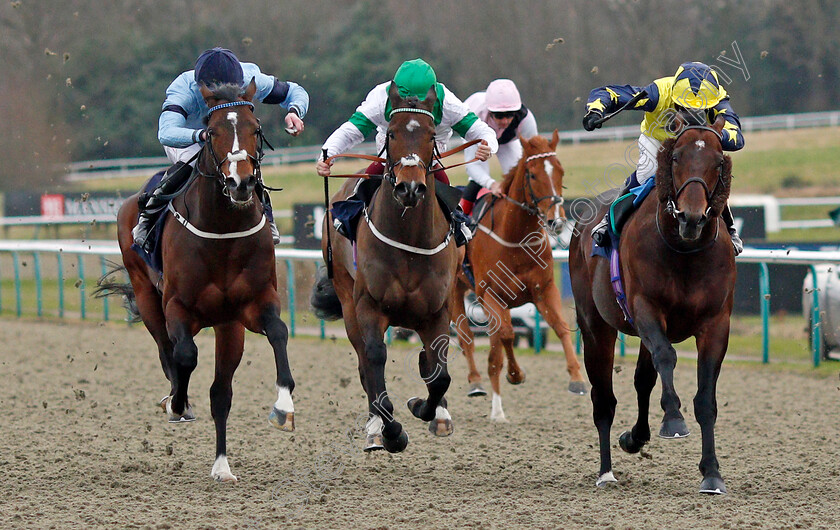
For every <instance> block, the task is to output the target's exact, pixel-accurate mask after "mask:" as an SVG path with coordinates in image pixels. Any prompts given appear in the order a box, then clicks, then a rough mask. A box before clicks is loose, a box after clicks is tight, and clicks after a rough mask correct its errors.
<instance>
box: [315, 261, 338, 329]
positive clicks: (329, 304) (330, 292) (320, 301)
mask: <svg viewBox="0 0 840 530" xmlns="http://www.w3.org/2000/svg"><path fill="white" fill-rule="evenodd" d="M309 304H310V305H311V306H312V310H313V312H314V313H315V316H316V317H318V318H320V319H321V320H338V319H339V318H341V316H342V312H341V302H339V300H338V295H337V294H336V293H335V286H333V282H332V279H331V278H330V277H329V276H328V275H327V268H326V267H319V268H318V274H317V276H316V278H315V284H314V285H313V286H312V296H310V297H309Z"/></svg>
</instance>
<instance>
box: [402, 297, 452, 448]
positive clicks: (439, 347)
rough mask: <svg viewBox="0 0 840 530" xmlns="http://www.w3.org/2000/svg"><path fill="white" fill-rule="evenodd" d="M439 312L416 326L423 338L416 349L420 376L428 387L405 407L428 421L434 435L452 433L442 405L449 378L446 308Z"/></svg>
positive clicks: (450, 419) (443, 404) (447, 416)
mask: <svg viewBox="0 0 840 530" xmlns="http://www.w3.org/2000/svg"><path fill="white" fill-rule="evenodd" d="M444 313H445V314H443V315H440V316H439V318H438V319H437V321H436V322H435V323H434V324H432V325H430V326H428V327H425V328H422V329H418V330H417V332H418V334H419V335H420V339H421V340H422V341H423V350H422V351H421V352H420V359H419V364H420V377H422V378H423V381H424V382H425V383H426V388H427V389H428V390H429V397H428V399H425V400H424V399H420V398H411V399H410V400H409V401H408V408H409V410H411V413H412V414H414V416H415V417H417V418H420V419H421V420H424V421H428V422H430V423H429V431H430V432H431V433H432V434H434V435H435V436H449V435H450V434H452V431H453V427H452V416H450V415H449V411H448V410H447V409H446V398H445V397H444V395H445V394H446V391H447V389H449V384H450V382H451V378H450V376H449V371H448V370H447V358H446V356H447V353H448V348H449V315H448V311H444Z"/></svg>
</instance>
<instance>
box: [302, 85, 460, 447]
mask: <svg viewBox="0 0 840 530" xmlns="http://www.w3.org/2000/svg"><path fill="white" fill-rule="evenodd" d="M388 96H389V100H390V103H391V108H392V109H394V110H393V111H392V112H391V117H390V122H389V125H388V132H387V141H386V146H385V150H386V161H385V166H386V171H385V173H386V175H385V178H383V181H382V184H381V185H380V186H379V188H378V189H377V190H376V192H375V195H374V196H373V198H372V199H371V203H370V204H369V205H368V206H367V207H366V210H365V215H364V220H360V221H359V225H358V230H357V237H356V243H355V246H356V248H355V249H354V248H353V244H352V243H351V242H350V241H349V240H347V239H345V238H344V237H339V236H338V235H337V232H336V231H335V229H334V227H333V226H332V224H331V223H329V221H328V219H329V217H325V223H324V237H323V238H322V242H323V247H324V248H323V251H324V259H325V260H327V259H328V248H327V242H328V240H331V241H332V249H333V255H332V257H333V267H334V277H333V278H332V279H330V278H329V277H328V276H326V275H324V274H323V270H324V269H322V274H321V276H320V277H319V278H318V280H317V282H316V284H315V285H314V288H313V295H312V303H313V307H314V308H315V309H316V314H318V316H320V317H322V318H326V319H333V320H335V319H337V318H341V317H343V318H344V325H345V328H346V329H347V336H348V338H349V339H350V342H351V343H352V344H353V347H354V348H355V350H356V353H357V355H358V357H359V376H360V379H361V382H362V388H363V389H364V390H365V392H366V393H367V398H368V407H369V411H370V419H369V421H368V423H367V426H366V428H367V439H366V445H365V451H372V450H376V449H382V448H384V449H386V450H388V451H389V452H392V453H395V452H399V451H402V450H403V449H405V447H406V445H407V444H408V435H407V434H406V433H405V431H404V430H403V427H402V425H401V424H400V423H399V422H398V421H396V420H395V419H394V407H393V404H392V403H391V399H390V398H389V396H388V393H387V391H386V389H385V362H386V359H387V351H386V347H385V342H384V340H383V339H384V334H385V331H386V330H387V328H388V326H401V327H405V328H409V329H413V330H415V331H417V333H418V335H419V336H420V339H421V340H422V341H423V350H422V351H421V352H420V359H419V364H420V375H421V377H422V378H423V381H424V382H425V383H426V386H427V389H428V393H429V395H428V399H420V398H413V399H411V400H409V401H408V408H409V409H410V410H411V412H412V414H414V416H416V417H418V418H420V419H422V420H424V421H428V422H430V424H429V429H430V430H431V431H432V433H433V434H435V435H437V436H448V435H449V434H451V433H452V421H451V417H450V415H449V412H448V411H447V410H446V398H445V397H444V394H445V393H446V390H447V389H448V388H449V382H450V377H449V373H448V371H447V363H446V355H447V349H448V346H449V315H450V312H449V307H448V305H447V302H448V298H449V292H450V289H451V286H452V282H453V281H454V279H455V274H456V268H457V255H458V252H457V249H456V248H455V241H454V240H453V238H452V230H451V228H450V223H449V221H448V220H447V219H446V217H445V215H444V213H443V211H442V209H441V207H440V205H439V204H438V200H437V198H436V196H435V184H436V183H435V179H434V176H433V172H432V171H433V170H432V169H430V168H431V166H432V160H433V155H434V147H435V141H434V133H435V124H434V118H433V114H432V110H433V108H434V105H435V101H436V97H435V91H434V88H432V89H430V90H429V92H428V94H427V96H426V99H425V100H423V101H420V100H419V99H418V98H416V97H408V98H405V99H402V98H400V96H399V92H398V91H397V88H396V85H395V84H394V83H391V88H390V90H389V95H388ZM358 182H359V179H348V180H347V181H346V182H345V183H344V184H343V185H342V187H341V189H340V190H339V191H338V193H337V194H336V195H334V196H333V198H332V202H333V203H335V202H336V201H340V200H344V199H345V198H347V197H348V196H349V195H350V194H351V193H352V192H353V190H354V188H355V186H356V184H357V183H358ZM327 230H329V239H328V237H327V236H328V233H327ZM354 250H355V252H354ZM328 307H330V308H331V309H329V310H328V309H326V308H328ZM319 308H320V309H319Z"/></svg>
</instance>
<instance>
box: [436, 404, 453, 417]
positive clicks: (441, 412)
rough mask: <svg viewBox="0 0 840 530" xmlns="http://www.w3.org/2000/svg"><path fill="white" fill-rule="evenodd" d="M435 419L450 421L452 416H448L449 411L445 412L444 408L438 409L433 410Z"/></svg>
mask: <svg viewBox="0 0 840 530" xmlns="http://www.w3.org/2000/svg"><path fill="white" fill-rule="evenodd" d="M435 419H436V420H451V419H452V416H450V415H449V411H448V410H446V409H445V408H444V407H438V408H436V409H435Z"/></svg>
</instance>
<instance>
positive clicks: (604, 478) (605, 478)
mask: <svg viewBox="0 0 840 530" xmlns="http://www.w3.org/2000/svg"><path fill="white" fill-rule="evenodd" d="M616 482H618V480H616V478H615V476H614V475H613V472H612V471H607V472H606V473H604V474H603V475H601V476H600V477H598V480H596V481H595V485H596V486H598V487H599V488H603V487H606V486H607V484H615V483H616Z"/></svg>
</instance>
